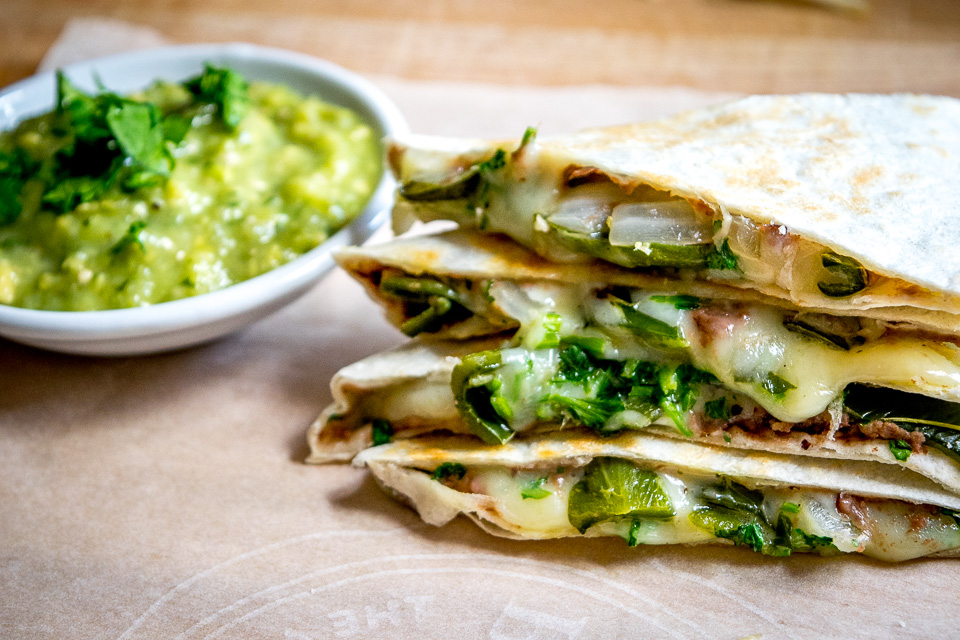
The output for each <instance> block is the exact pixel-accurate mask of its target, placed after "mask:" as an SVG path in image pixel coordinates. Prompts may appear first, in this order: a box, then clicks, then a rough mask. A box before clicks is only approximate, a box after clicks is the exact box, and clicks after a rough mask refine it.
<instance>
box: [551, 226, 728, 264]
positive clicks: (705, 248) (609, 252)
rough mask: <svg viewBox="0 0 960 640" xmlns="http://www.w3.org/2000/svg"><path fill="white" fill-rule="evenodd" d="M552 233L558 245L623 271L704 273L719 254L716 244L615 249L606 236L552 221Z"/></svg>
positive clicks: (655, 245)
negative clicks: (656, 269)
mask: <svg viewBox="0 0 960 640" xmlns="http://www.w3.org/2000/svg"><path fill="white" fill-rule="evenodd" d="M547 224H548V225H549V226H550V229H551V232H552V233H553V235H554V237H555V238H556V239H557V241H558V242H559V243H560V244H561V245H563V246H564V247H566V248H567V249H570V250H571V251H575V252H577V253H582V254H586V255H588V256H593V257H594V258H599V259H601V260H606V261H607V262H612V263H614V264H618V265H620V266H621V267H631V268H642V267H676V268H687V269H702V268H704V267H706V266H707V258H708V257H709V256H710V255H711V254H713V253H714V252H715V248H714V246H713V245H712V244H689V245H674V244H658V243H652V244H650V245H649V246H648V247H647V250H645V251H641V250H640V249H635V248H633V247H615V246H613V245H611V244H610V241H609V240H608V239H607V237H606V236H604V235H603V234H600V233H597V234H593V235H587V234H583V233H576V232H574V231H570V230H569V229H565V228H563V227H561V226H558V225H555V224H553V223H552V222H550V221H549V220H548V221H547Z"/></svg>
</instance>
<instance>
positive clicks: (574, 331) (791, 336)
mask: <svg viewBox="0 0 960 640" xmlns="http://www.w3.org/2000/svg"><path fill="white" fill-rule="evenodd" d="M490 294H491V296H492V297H493V299H494V300H495V303H496V304H497V305H500V306H501V308H502V309H504V310H505V312H506V313H507V315H510V316H512V317H514V318H517V319H518V320H519V321H520V323H521V329H520V331H519V333H518V336H517V338H516V339H515V343H516V345H517V346H515V347H513V348H511V349H507V350H505V351H503V352H502V360H503V363H504V364H503V367H502V368H501V371H500V373H498V374H497V375H498V376H499V381H500V385H501V386H500V389H501V391H500V393H501V394H502V395H504V396H505V397H508V398H515V399H516V401H517V402H518V403H521V404H522V403H523V402H527V403H528V404H529V403H533V404H535V403H536V401H537V398H538V396H539V397H543V396H544V395H547V394H549V393H550V392H551V385H553V384H555V383H554V382H551V381H552V380H555V378H556V373H557V369H558V367H559V363H560V359H559V351H560V347H552V348H542V345H543V344H544V342H545V340H546V338H547V335H546V334H547V332H548V331H550V330H552V329H551V328H550V322H549V321H548V320H546V319H547V318H548V317H552V318H559V321H560V322H559V329H558V331H557V333H558V337H559V338H560V340H561V341H562V340H563V338H564V337H571V336H577V337H580V338H583V337H592V338H596V339H598V340H601V341H602V342H603V345H604V346H603V357H604V358H607V359H611V360H627V359H637V360H642V361H653V362H658V363H678V362H688V363H690V364H693V365H694V366H696V367H697V368H699V369H702V370H704V371H707V372H709V373H711V374H713V375H714V376H716V378H717V379H718V381H719V384H720V385H721V386H722V387H724V388H725V389H728V390H730V391H733V392H735V393H737V394H742V395H743V396H746V397H748V398H750V399H751V400H752V401H754V402H755V403H757V404H758V405H760V406H762V407H763V408H764V409H766V410H767V411H769V412H770V413H771V414H773V415H774V416H775V417H776V418H777V419H779V420H782V421H785V422H801V421H803V420H806V419H808V418H811V417H813V416H816V415H819V414H820V413H822V412H823V411H824V410H826V409H827V408H828V406H829V405H830V404H831V402H833V401H834V400H835V399H836V398H838V397H839V396H840V394H841V393H842V392H843V390H844V388H845V387H846V386H847V385H848V384H851V383H863V384H871V385H877V386H882V387H890V388H895V389H900V390H903V391H908V392H916V391H922V392H924V393H926V394H928V395H933V396H939V397H941V398H944V399H947V400H960V395H958V394H960V350H958V349H957V348H956V347H955V346H954V345H953V344H950V343H946V342H938V341H936V340H934V339H929V338H927V337H921V336H917V335H915V334H910V333H895V334H890V335H886V336H883V335H880V336H876V337H871V339H867V340H864V341H863V343H862V344H858V345H856V346H851V347H850V348H849V349H844V348H841V347H838V346H837V345H835V344H833V343H830V342H829V340H822V339H817V338H816V337H815V336H814V337H811V335H810V334H809V333H800V332H797V331H794V330H790V329H788V328H787V325H786V324H785V321H786V320H787V319H788V314H787V312H785V311H783V310H780V309H776V308H773V307H768V306H764V305H759V304H752V305H747V304H740V305H736V306H731V305H725V304H723V303H714V302H710V301H707V300H700V301H695V302H693V304H692V305H688V306H696V307H697V308H679V309H678V308H677V306H681V307H683V306H685V305H683V304H680V305H678V304H676V298H675V297H672V296H662V295H654V294H648V293H642V292H638V291H633V292H631V294H630V297H629V300H626V301H612V299H611V298H610V297H603V296H602V295H599V294H598V289H597V288H596V287H589V286H583V287H577V286H573V285H545V284H539V285H517V284H513V283H494V284H493V285H492V286H491V287H490ZM623 302H627V303H628V304H629V307H630V308H632V309H633V310H635V311H637V312H639V313H641V314H642V315H643V316H645V317H649V318H653V319H654V320H656V321H658V322H661V323H664V324H665V325H667V326H668V327H670V328H672V329H674V330H676V332H677V335H678V336H679V341H677V343H676V344H679V345H681V346H679V347H676V348H673V347H671V348H666V349H665V348H662V347H661V346H657V345H656V344H653V345H651V343H650V341H649V340H647V339H645V337H644V335H642V332H641V335H638V334H637V332H636V331H634V330H633V329H632V328H631V327H630V321H629V318H628V317H626V316H625V315H624V306H625V305H624V304H623ZM687 302H691V301H689V300H688V301H687ZM550 314H552V316H551V315H550ZM704 318H705V319H704ZM554 325H556V321H555V320H554ZM771 376H775V377H776V378H775V379H776V380H779V381H780V382H782V383H783V384H781V388H782V390H781V389H778V388H777V386H776V385H773V386H771V384H769V380H770V379H771ZM538 388H539V389H541V390H542V392H541V393H539V394H538V393H537V391H536V390H537V389H538ZM566 389H567V391H570V388H569V385H568V386H567V387H566ZM574 393H575V392H574ZM514 409H515V414H517V415H520V416H529V415H530V414H531V412H535V407H534V408H533V409H531V408H529V407H526V408H524V407H519V408H518V407H514ZM517 424H520V425H522V424H523V421H522V420H519V419H518V420H517Z"/></svg>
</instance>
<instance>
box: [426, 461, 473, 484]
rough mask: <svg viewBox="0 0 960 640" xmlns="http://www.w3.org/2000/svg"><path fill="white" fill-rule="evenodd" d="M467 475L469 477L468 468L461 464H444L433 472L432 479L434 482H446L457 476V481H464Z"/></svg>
mask: <svg viewBox="0 0 960 640" xmlns="http://www.w3.org/2000/svg"><path fill="white" fill-rule="evenodd" d="M465 475H467V468H466V467H465V466H463V465H462V464H460V463H459V462H444V463H443V464H441V465H440V466H439V467H437V468H436V469H434V470H433V473H432V474H431V475H430V477H431V478H433V479H434V480H446V479H447V478H450V477H453V476H456V477H457V480H463V477H464V476H465Z"/></svg>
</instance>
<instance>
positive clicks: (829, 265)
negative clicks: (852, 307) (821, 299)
mask: <svg viewBox="0 0 960 640" xmlns="http://www.w3.org/2000/svg"><path fill="white" fill-rule="evenodd" d="M820 263H821V264H822V265H823V268H824V269H826V270H827V271H828V272H829V273H830V278H829V279H828V280H822V281H820V282H818V283H817V288H818V289H820V292H821V293H823V295H825V296H829V297H831V298H844V297H846V296H852V295H853V294H855V293H857V292H858V291H862V290H863V289H864V288H866V286H867V270H866V269H864V268H863V265H861V264H860V263H859V262H857V261H856V260H854V259H853V258H849V257H847V256H841V255H840V254H838V253H834V252H833V251H824V252H823V254H821V256H820Z"/></svg>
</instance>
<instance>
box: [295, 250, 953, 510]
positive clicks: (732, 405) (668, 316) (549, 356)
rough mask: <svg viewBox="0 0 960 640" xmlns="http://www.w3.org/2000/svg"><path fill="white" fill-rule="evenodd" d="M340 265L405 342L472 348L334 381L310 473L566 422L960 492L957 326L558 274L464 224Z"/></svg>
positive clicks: (699, 288)
mask: <svg viewBox="0 0 960 640" xmlns="http://www.w3.org/2000/svg"><path fill="white" fill-rule="evenodd" d="M337 260H338V262H339V263H340V264H341V265H342V266H343V267H344V268H346V270H347V271H348V272H350V273H351V274H352V275H354V276H355V277H357V278H358V279H360V280H361V282H363V283H364V284H365V286H366V287H367V288H368V290H369V292H370V293H371V295H373V296H374V298H375V299H377V300H379V301H380V302H381V303H382V304H384V305H385V307H386V308H387V314H388V317H390V318H391V320H392V321H393V322H395V323H396V324H397V325H398V326H400V327H403V328H404V329H405V330H406V332H407V333H408V334H417V335H419V336H420V337H421V338H424V337H426V336H434V337H439V338H450V337H451V336H452V337H458V338H464V337H466V336H474V338H473V339H472V340H460V341H450V340H447V341H437V340H434V341H432V342H426V341H422V340H418V341H415V342H413V343H410V344H408V345H407V346H405V347H402V348H400V349H399V350H395V351H392V352H388V353H385V354H378V355H374V356H371V357H369V358H366V359H364V360H362V361H360V362H358V363H355V364H353V365H350V366H348V367H346V368H344V369H343V370H342V371H340V372H339V373H338V374H337V375H336V376H335V378H334V380H333V382H332V390H333V394H334V399H335V402H334V405H333V406H332V407H330V408H329V409H328V410H327V411H326V412H324V414H323V415H321V416H320V418H319V419H318V420H317V422H316V423H315V425H314V426H313V428H312V429H311V433H310V436H309V440H310V444H311V448H312V460H313V461H315V462H324V461H332V460H346V459H349V458H350V457H352V456H353V455H355V454H357V453H358V452H360V451H361V450H363V449H364V448H366V447H369V446H371V445H372V444H375V443H377V444H379V443H381V442H384V441H386V439H387V438H386V436H384V435H383V434H389V435H390V437H392V438H412V437H417V436H421V435H423V434H426V433H432V432H450V433H459V434H472V435H474V436H476V437H478V438H479V439H481V440H483V441H485V442H487V443H488V444H501V443H504V442H507V441H509V440H511V439H512V438H514V437H515V436H517V435H520V436H524V435H527V436H529V435H537V434H543V433H544V432H554V431H560V430H564V429H570V428H574V429H579V428H587V429H591V430H593V431H594V432H595V433H596V434H597V435H598V436H599V437H607V436H611V435H614V434H616V433H619V432H621V431H637V430H644V431H648V432H651V433H657V434H660V435H664V436H670V437H676V438H691V439H694V440H696V441H699V442H707V443H711V444H714V445H719V446H730V447H737V448H744V449H754V450H762V451H770V452H780V453H790V454H795V455H801V456H815V457H830V458H839V459H852V460H872V461H875V462H881V463H887V464H889V465H898V466H901V467H905V468H907V469H911V470H913V471H915V472H917V473H920V474H922V475H925V476H927V477H929V478H931V479H934V480H935V481H937V482H939V483H940V484H942V485H943V486H945V487H949V488H951V489H953V490H955V491H957V492H958V493H960V404H958V403H960V348H958V347H957V346H956V341H957V336H956V335H955V334H952V333H947V332H945V331H943V330H939V331H936V330H934V329H932V328H930V327H926V326H918V325H914V324H911V323H904V322H887V321H883V320H879V319H877V318H872V317H865V316H838V315H829V314H826V313H824V312H822V311H821V312H813V311H810V310H800V309H798V308H795V307H791V306H790V305H789V304H786V303H784V302H783V301H781V300H778V299H776V298H765V297H763V296H761V295H759V294H756V293H754V292H749V291H743V290H739V289H736V288H731V287H725V286H723V285H714V284H711V283H704V282H697V281H678V280H676V279H671V278H665V277H655V276H652V275H650V274H642V273H635V272H632V271H630V270H627V269H622V268H618V267H613V266H602V265H591V266H584V265H579V266H571V265H552V264H550V263H547V262H545V261H543V260H542V259H539V258H538V257H537V256H535V255H534V254H532V253H530V252H528V251H526V250H524V249H522V248H521V247H518V246H517V245H515V244H514V243H512V242H510V241H509V240H506V239H504V238H496V237H489V236H484V235H482V234H478V233H476V232H465V231H456V232H451V233H445V234H441V235H436V236H421V237H412V238H401V239H398V240H394V241H392V242H389V243H386V244H382V245H376V246H371V247H365V248H350V249H347V250H344V251H342V252H341V253H340V254H339V255H338V256H337ZM441 300H442V301H444V302H442V303H441ZM876 311H878V310H876V309H875V310H871V313H872V312H876ZM376 430H379V433H380V434H381V436H380V438H379V439H378V438H375V431H376ZM888 472H890V473H893V474H896V473H897V467H896V466H892V468H891V469H889V470H888Z"/></svg>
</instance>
